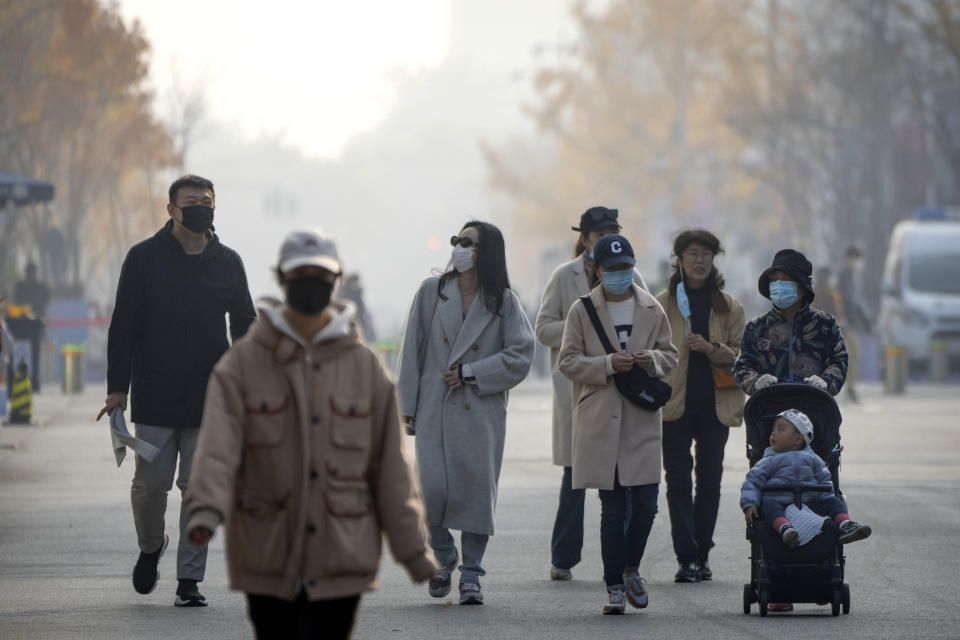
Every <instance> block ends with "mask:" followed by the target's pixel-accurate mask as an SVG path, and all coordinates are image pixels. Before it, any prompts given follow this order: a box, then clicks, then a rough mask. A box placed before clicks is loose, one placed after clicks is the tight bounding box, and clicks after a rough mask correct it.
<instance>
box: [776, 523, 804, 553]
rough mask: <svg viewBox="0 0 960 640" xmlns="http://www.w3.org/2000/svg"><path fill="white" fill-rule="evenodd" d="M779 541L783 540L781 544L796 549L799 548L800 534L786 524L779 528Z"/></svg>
mask: <svg viewBox="0 0 960 640" xmlns="http://www.w3.org/2000/svg"><path fill="white" fill-rule="evenodd" d="M780 539H781V540H783V544H785V545H787V546H788V547H790V548H791V549H796V548H797V547H799V546H800V534H799V533H797V530H796V529H794V528H793V527H791V526H790V525H788V524H785V525H783V526H782V527H780Z"/></svg>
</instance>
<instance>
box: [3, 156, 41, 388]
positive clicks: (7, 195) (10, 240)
mask: <svg viewBox="0 0 960 640" xmlns="http://www.w3.org/2000/svg"><path fill="white" fill-rule="evenodd" d="M53 194H54V188H53V184H51V183H49V182H46V181H44V180H36V179H34V178H28V177H26V176H21V175H17V174H15V173H9V172H6V171H0V254H3V253H6V252H12V251H13V250H14V248H15V247H16V246H17V238H16V237H14V236H13V234H10V233H5V232H6V231H7V229H8V227H9V226H10V224H11V217H12V216H13V215H16V212H17V209H18V208H20V207H24V206H27V205H32V204H38V203H41V202H49V201H50V200H53ZM5 320H6V323H7V328H8V329H10V333H11V334H13V337H14V338H15V339H16V341H17V342H18V343H21V344H26V345H29V355H28V356H27V358H26V364H27V369H28V376H29V379H30V385H31V390H32V391H34V392H36V391H39V390H40V345H41V342H42V341H43V335H44V323H43V320H42V319H41V318H35V317H31V316H29V315H18V316H17V317H13V314H10V316H8V317H6V318H5ZM19 364H20V359H17V360H16V361H13V360H11V362H10V368H9V369H8V371H7V391H8V393H7V397H8V398H10V397H12V395H13V384H14V381H13V378H14V375H15V373H16V371H15V368H16V367H18V366H19Z"/></svg>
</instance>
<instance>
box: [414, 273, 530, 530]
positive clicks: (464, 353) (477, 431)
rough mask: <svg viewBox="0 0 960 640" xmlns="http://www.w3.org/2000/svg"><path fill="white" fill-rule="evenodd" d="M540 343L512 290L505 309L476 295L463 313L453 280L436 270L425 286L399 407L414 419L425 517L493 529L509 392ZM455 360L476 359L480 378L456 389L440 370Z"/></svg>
mask: <svg viewBox="0 0 960 640" xmlns="http://www.w3.org/2000/svg"><path fill="white" fill-rule="evenodd" d="M534 349H535V345H534V338H533V330H532V329H531V328H530V323H529V322H528V321H527V318H526V316H525V315H524V312H523V309H522V308H521V306H520V301H519V299H517V296H516V295H515V294H514V293H513V292H512V291H510V290H509V289H508V290H506V291H504V293H503V306H502V308H501V309H500V311H499V313H497V312H495V311H491V310H490V309H488V308H487V307H486V305H485V304H484V303H483V300H482V295H481V294H479V293H478V294H477V296H476V297H475V298H474V300H473V303H472V304H471V305H470V308H469V310H468V311H467V313H466V317H464V313H463V302H462V298H461V296H460V286H459V282H458V281H457V279H456V278H454V279H451V280H446V281H444V282H443V284H442V288H441V286H440V279H439V278H436V277H434V278H428V279H427V280H425V281H424V282H423V284H422V285H421V286H420V289H419V291H418V292H417V295H416V297H415V298H414V301H413V307H412V308H411V310H410V317H409V319H408V320H407V327H406V330H405V331H404V336H403V343H402V346H401V350H400V363H399V375H398V390H399V393H400V407H401V410H402V413H403V415H405V416H410V417H413V418H414V421H415V422H414V424H415V425H416V446H415V449H416V452H417V468H418V470H419V473H420V484H421V490H422V492H423V500H424V504H425V505H426V513H427V523H428V524H430V525H442V526H444V527H448V528H451V529H457V530H459V531H468V532H470V533H482V534H493V532H494V510H495V508H496V501H497V483H498V481H499V479H500V467H501V463H502V462H503V446H504V439H505V437H506V426H507V397H508V391H509V390H510V389H511V388H513V387H515V386H516V385H517V384H519V383H520V382H521V381H522V380H523V379H524V378H525V377H526V376H527V373H528V372H529V371H530V365H531V363H532V362H533V353H534ZM421 352H422V353H423V364H422V369H421V364H420V362H419V354H420V353H421ZM458 363H463V364H469V365H470V366H471V368H472V370H473V375H474V377H475V381H474V382H473V383H468V384H465V385H463V386H462V387H460V388H458V389H451V388H450V387H448V386H447V384H446V382H445V381H444V379H443V373H444V371H446V370H448V369H449V368H450V367H451V366H452V365H455V364H458Z"/></svg>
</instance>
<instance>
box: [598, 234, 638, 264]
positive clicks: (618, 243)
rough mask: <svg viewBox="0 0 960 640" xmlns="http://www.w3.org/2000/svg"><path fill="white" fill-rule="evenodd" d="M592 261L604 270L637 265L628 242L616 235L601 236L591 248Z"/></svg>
mask: <svg viewBox="0 0 960 640" xmlns="http://www.w3.org/2000/svg"><path fill="white" fill-rule="evenodd" d="M593 260H594V262H596V263H597V264H598V265H600V266H601V267H603V268H604V269H609V268H611V267H615V266H617V265H618V264H629V265H635V264H637V259H636V257H635V256H634V255H633V247H631V246H630V242H629V241H628V240H627V239H626V238H624V237H623V236H621V235H620V234H617V233H611V234H610V235H608V236H603V237H602V238H600V239H599V240H598V241H597V244H596V245H595V246H594V247H593Z"/></svg>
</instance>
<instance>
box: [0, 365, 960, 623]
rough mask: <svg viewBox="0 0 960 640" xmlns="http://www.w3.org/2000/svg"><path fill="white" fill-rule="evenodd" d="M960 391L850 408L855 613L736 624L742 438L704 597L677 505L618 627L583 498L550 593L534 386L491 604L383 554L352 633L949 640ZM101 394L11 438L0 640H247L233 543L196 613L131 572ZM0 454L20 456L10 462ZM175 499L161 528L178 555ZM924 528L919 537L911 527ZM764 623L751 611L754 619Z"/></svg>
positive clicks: (165, 588) (517, 411) (508, 472)
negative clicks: (869, 533)
mask: <svg viewBox="0 0 960 640" xmlns="http://www.w3.org/2000/svg"><path fill="white" fill-rule="evenodd" d="M958 390H960V387H956V386H953V387H929V386H922V385H915V386H914V387H912V388H911V394H910V395H908V396H904V397H900V398H888V397H884V396H882V395H881V394H880V391H879V387H878V386H876V385H872V386H871V385H865V386H864V387H863V396H864V402H863V404H862V405H843V406H842V409H843V411H844V426H843V427H842V433H843V443H844V445H845V446H846V451H845V452H844V465H843V468H842V470H841V477H842V479H843V486H844V488H845V490H846V492H847V494H848V497H849V498H850V500H851V513H854V514H856V517H857V518H858V519H860V520H863V521H866V522H870V523H871V524H872V525H873V526H874V535H873V537H871V539H870V540H868V541H866V542H863V543H858V544H857V545H856V546H854V547H851V549H850V556H849V562H848V582H849V583H850V584H851V589H852V603H853V606H852V611H851V615H850V616H842V617H840V618H833V617H831V616H830V615H829V607H817V606H814V605H798V607H797V612H796V613H794V614H790V615H789V619H788V620H777V619H775V617H776V616H775V615H771V616H770V617H768V618H764V619H761V618H759V616H757V615H756V614H754V615H752V616H750V617H746V616H743V615H742V613H741V612H740V608H741V602H740V599H741V589H742V584H743V582H744V581H745V580H746V579H747V576H748V565H747V559H746V557H747V554H748V548H747V543H746V541H745V540H744V539H743V518H742V516H741V515H740V513H739V509H738V506H737V498H738V492H739V486H740V482H741V481H742V479H743V475H744V473H745V472H746V469H747V467H746V461H745V458H744V453H743V436H742V432H734V433H733V434H731V437H730V443H729V445H728V448H727V461H726V465H725V472H724V485H723V496H722V501H721V512H720V519H719V523H718V531H717V541H718V545H719V546H718V547H717V549H716V550H715V551H714V554H713V556H712V557H711V565H712V567H713V570H714V573H715V576H716V577H715V580H714V582H712V583H702V584H692V585H677V584H674V583H673V574H674V572H675V570H676V566H675V564H674V558H673V552H672V549H671V546H670V536H669V517H668V515H667V509H666V498H665V495H663V491H662V490H661V495H660V513H659V515H658V517H657V520H656V522H655V524H654V529H653V534H652V535H651V538H650V543H649V547H648V551H647V553H646V554H645V556H644V564H643V566H642V567H641V573H642V574H643V575H644V576H645V577H646V578H647V579H648V581H649V583H648V585H647V588H648V591H649V593H650V606H649V608H648V609H646V610H643V611H636V610H631V611H630V612H628V615H626V616H622V617H617V618H610V617H605V616H601V615H600V613H599V612H600V607H601V604H602V600H603V595H602V594H603V586H602V580H601V573H602V569H601V563H600V550H599V501H598V499H597V497H596V492H590V493H589V494H588V496H587V527H586V532H587V535H586V548H585V549H584V561H583V562H582V563H581V564H580V565H578V566H577V567H575V568H574V570H573V571H574V576H575V579H574V580H573V581H572V582H550V581H549V580H548V573H549V566H550V564H549V560H550V555H549V548H548V547H549V539H550V527H551V525H552V522H553V515H554V510H555V508H556V495H557V490H558V488H559V470H558V469H557V468H555V467H552V466H551V465H550V457H549V456H550V453H549V452H550V420H549V410H550V395H549V386H547V385H546V384H542V383H540V382H538V381H531V382H529V383H525V384H524V385H523V386H522V387H521V388H519V389H518V390H517V391H516V392H515V393H513V394H511V398H510V417H509V422H508V428H507V430H508V439H507V452H506V455H505V461H504V470H503V479H502V483H501V491H500V497H499V507H498V512H497V535H495V536H494V537H493V538H492V539H491V541H490V547H489V550H488V552H487V562H486V567H487V571H488V575H487V577H486V578H482V579H481V580H482V583H483V588H484V592H485V597H486V604H485V605H484V606H483V607H461V606H459V605H457V604H455V601H454V602H453V603H451V604H450V605H449V606H447V605H446V602H447V600H434V599H432V598H430V597H429V596H428V595H427V593H426V586H415V585H411V584H410V582H409V580H408V578H407V577H406V574H405V573H404V572H403V570H402V569H401V568H400V567H398V566H397V565H396V564H394V563H393V561H392V559H391V558H390V557H389V553H387V555H386V556H385V559H384V563H383V570H382V574H381V577H382V579H381V588H380V590H379V591H377V592H375V593H373V594H369V595H367V596H365V597H364V599H363V601H362V603H361V606H360V614H359V622H358V625H357V628H356V632H355V635H354V637H355V638H360V639H371V640H374V639H382V638H390V639H402V638H411V639H412V638H424V639H429V638H444V639H446V638H453V637H458V638H478V639H487V638H504V639H506V638H510V639H515V638H520V639H523V640H527V639H533V638H593V637H597V638H599V637H621V638H625V637H650V638H652V637H670V638H697V639H698V640H703V638H743V637H772V636H774V635H775V636H776V637H778V640H779V639H782V640H787V639H790V638H802V639H804V640H808V639H809V638H813V637H827V635H828V634H830V636H831V637H843V638H844V639H845V640H849V639H852V638H869V639H870V640H876V639H877V638H894V637H910V638H938V639H939V638H948V637H957V629H958V628H960V613H958V610H957V608H956V606H955V600H956V593H957V587H956V575H957V573H958V570H960V564H958V560H957V558H958V557H960V543H958V542H957V538H956V535H955V532H956V531H957V530H958V528H960V501H958V498H957V496H958V495H960V430H958V429H957V427H956V415H955V414H956V409H957V406H958V405H957V401H956V397H957V391H958ZM103 397H104V390H103V389H90V390H88V391H87V392H86V393H84V394H82V395H79V396H62V395H59V394H54V393H49V392H45V393H43V394H38V395H37V396H36V397H35V407H34V413H35V415H36V417H37V419H38V420H40V421H41V422H42V423H43V424H44V426H39V427H3V428H0V638H3V639H4V640H6V639H8V638H11V639H12V638H65V639H66V638H69V639H74V638H97V639H100V638H123V639H126V638H130V639H155V638H204V639H210V638H230V639H249V638H252V637H253V636H252V632H251V631H250V627H249V625H248V623H247V620H246V615H245V610H244V608H245V603H244V600H243V599H242V597H241V596H240V595H238V594H235V593H231V592H230V591H229V590H228V589H227V586H226V575H225V564H224V558H223V536H222V532H218V535H217V537H216V538H215V539H214V543H213V546H212V548H211V551H210V555H209V564H208V567H207V580H206V582H204V584H203V589H202V590H203V593H204V594H205V595H206V596H207V597H208V599H209V600H210V601H211V606H210V607H208V608H205V609H190V610H184V609H181V608H177V607H174V606H173V598H174V590H175V589H176V581H175V579H174V578H175V576H174V572H175V566H174V558H173V555H171V554H167V555H166V556H165V557H164V558H163V560H162V562H161V567H160V570H161V578H160V585H159V586H158V588H157V590H156V591H154V592H153V593H152V594H150V595H148V596H140V595H137V594H136V593H135V592H134V591H133V588H132V586H131V583H130V572H131V570H132V568H133V564H134V562H135V561H136V557H137V543H136V536H135V534H134V531H133V522H132V517H131V515H130V504H129V493H130V479H131V478H132V475H133V465H132V459H130V458H129V456H128V460H127V461H126V462H124V464H123V466H122V467H121V468H120V469H118V468H117V466H116V462H115V461H114V458H113V453H112V451H111V445H110V437H109V432H108V426H107V423H106V421H103V422H100V423H95V422H93V417H94V416H95V415H96V413H97V411H98V410H99V408H100V407H101V406H102V401H103ZM5 445H10V446H14V447H15V448H12V449H11V448H5ZM179 508H180V504H179V498H178V497H177V496H176V494H175V493H172V494H171V499H170V501H169V504H168V511H167V524H168V533H170V535H171V544H174V543H175V540H176V534H177V532H176V522H177V514H178V512H179V511H178V510H179ZM918 523H919V526H918ZM754 610H755V609H754Z"/></svg>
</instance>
